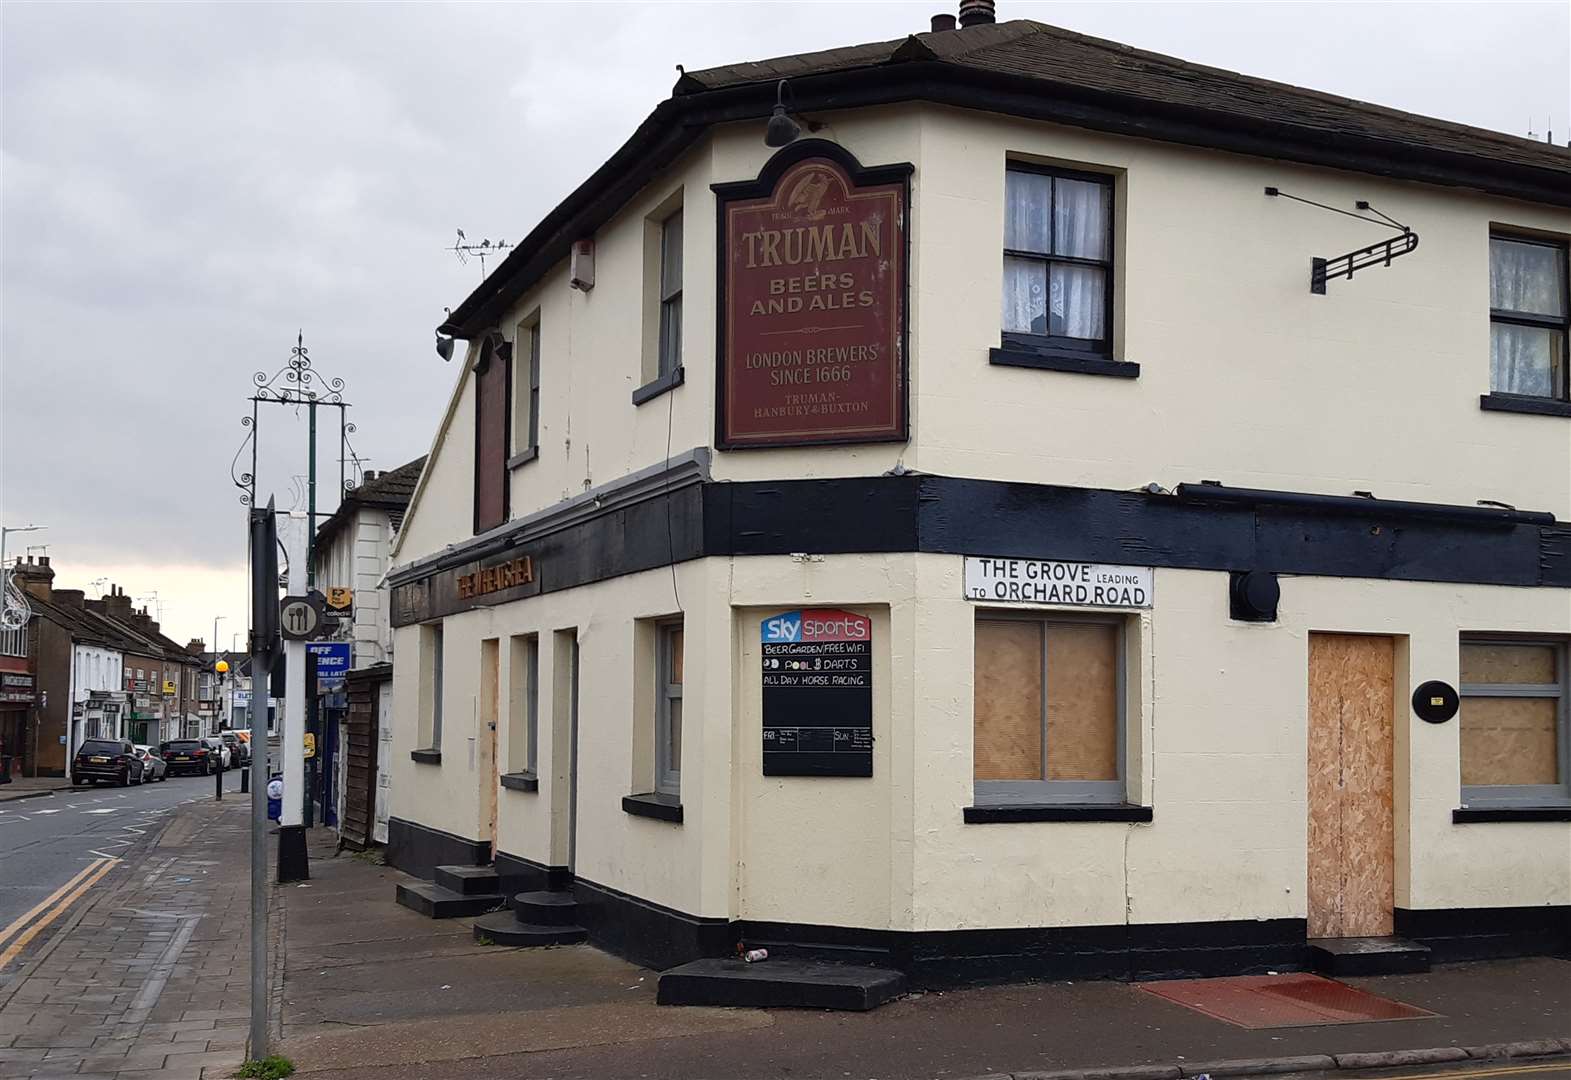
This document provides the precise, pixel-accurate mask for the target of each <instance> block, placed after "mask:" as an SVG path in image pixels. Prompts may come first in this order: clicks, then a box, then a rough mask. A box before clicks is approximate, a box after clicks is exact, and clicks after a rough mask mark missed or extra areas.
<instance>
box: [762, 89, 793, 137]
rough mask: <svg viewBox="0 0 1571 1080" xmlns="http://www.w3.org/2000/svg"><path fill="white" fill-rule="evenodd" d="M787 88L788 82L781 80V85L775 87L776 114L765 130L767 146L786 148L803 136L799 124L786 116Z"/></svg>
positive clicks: (770, 119)
mask: <svg viewBox="0 0 1571 1080" xmlns="http://www.w3.org/2000/svg"><path fill="white" fill-rule="evenodd" d="M785 88H786V81H785V80H784V79H781V80H780V85H779V86H777V87H775V108H774V113H773V114H772V115H771V116H770V117H769V126H768V127H767V128H765V129H764V145H765V146H786V145H788V144H789V143H791V142H792V141H793V140H794V139H795V138H796V137H797V136H798V135H800V134H802V129H801V128H800V127H799V126H797V122H796V121H795V120H793V119H791V118H790V117H789V116H787V115H786V107H785Z"/></svg>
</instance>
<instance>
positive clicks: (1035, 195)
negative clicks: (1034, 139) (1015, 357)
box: [1003, 171, 1110, 341]
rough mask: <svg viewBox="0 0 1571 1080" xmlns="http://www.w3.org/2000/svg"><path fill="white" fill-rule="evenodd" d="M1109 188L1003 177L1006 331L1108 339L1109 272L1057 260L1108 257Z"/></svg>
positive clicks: (1021, 174)
mask: <svg viewBox="0 0 1571 1080" xmlns="http://www.w3.org/2000/svg"><path fill="white" fill-rule="evenodd" d="M1107 200H1108V188H1107V187H1106V185H1103V184H1097V183H1092V182H1090V181H1085V180H1070V179H1066V178H1062V177H1052V176H1046V175H1043V174H1041V173H1029V172H1017V171H1010V172H1008V173H1006V174H1005V196H1004V203H1005V207H1004V246H1005V247H1006V248H1009V249H1011V250H1014V251H1023V252H1031V253H1033V254H1037V255H1040V256H1042V258H1028V257H1024V256H1019V255H1006V256H1004V312H1003V316H1004V329H1005V330H1009V331H1014V332H1016V333H1027V334H1048V335H1051V336H1053V337H1068V338H1081V339H1085V340H1090V341H1098V340H1102V339H1103V338H1105V337H1106V336H1107V334H1106V327H1105V325H1104V323H1105V315H1106V310H1107V304H1106V298H1107V269H1106V268H1105V267H1103V266H1085V265H1082V264H1078V263H1065V262H1057V261H1054V260H1053V256H1055V255H1060V256H1069V257H1071V258H1077V259H1095V260H1098V261H1102V262H1105V261H1106V260H1107V259H1108V255H1109V247H1110V243H1109V239H1110V238H1109V236H1108V205H1107Z"/></svg>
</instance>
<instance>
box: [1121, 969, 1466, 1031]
mask: <svg viewBox="0 0 1571 1080" xmlns="http://www.w3.org/2000/svg"><path fill="white" fill-rule="evenodd" d="M1140 989H1142V990H1144V991H1145V992H1146V993H1148V994H1155V995H1156V996H1157V997H1160V998H1166V999H1167V1000H1168V1001H1171V1002H1174V1003H1176V1004H1179V1005H1183V1006H1186V1007H1187V1008H1191V1009H1194V1010H1195V1011H1196V1012H1202V1013H1205V1014H1206V1015H1207V1016H1210V1017H1213V1018H1215V1019H1217V1020H1223V1021H1226V1022H1227V1023H1229V1024H1236V1025H1237V1026H1238V1027H1244V1028H1278V1027H1311V1026H1315V1025H1319V1024H1367V1023H1371V1022H1374V1021H1378V1020H1416V1019H1420V1018H1422V1017H1426V1016H1434V1015H1435V1014H1434V1013H1432V1012H1428V1011H1427V1010H1424V1009H1419V1008H1415V1007H1413V1006H1412V1005H1404V1004H1403V1003H1402V1002H1400V1001H1392V1000H1390V999H1389V998H1383V997H1378V996H1376V995H1374V994H1369V993H1365V992H1364V991H1363V990H1355V989H1354V988H1353V987H1351V986H1347V985H1346V984H1344V983H1339V982H1335V981H1333V980H1331V979H1323V978H1321V977H1320V976H1319V975H1239V976H1235V977H1233V978H1227V979H1171V980H1167V981H1163V982H1149V983H1142V984H1141V987H1140Z"/></svg>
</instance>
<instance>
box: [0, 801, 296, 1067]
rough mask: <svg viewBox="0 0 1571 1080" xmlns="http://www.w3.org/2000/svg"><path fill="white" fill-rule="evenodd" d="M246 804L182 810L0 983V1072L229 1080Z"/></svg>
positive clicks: (242, 950) (244, 962) (240, 969)
mask: <svg viewBox="0 0 1571 1080" xmlns="http://www.w3.org/2000/svg"><path fill="white" fill-rule="evenodd" d="M249 804H250V800H249V799H248V798H247V799H235V798H230V799H225V800H224V801H223V802H221V803H220V802H196V803H190V804H187V805H185V806H183V807H181V808H180V809H179V810H178V811H177V812H176V813H174V814H171V815H170V816H169V818H168V821H169V824H168V825H167V826H166V827H165V828H164V829H163V831H162V833H161V834H160V835H157V836H149V838H148V839H147V840H146V841H144V842H143V843H142V844H140V845H139V846H138V847H139V850H138V849H132V850H129V851H128V853H127V856H126V858H125V859H124V860H123V862H122V863H120V864H119V865H117V866H116V867H115V868H114V870H113V872H112V873H111V874H110V875H109V876H107V877H106V878H105V879H104V881H103V882H101V883H100V884H99V885H97V886H95V887H94V888H93V889H92V890H91V891H90V892H89V893H88V894H87V895H86V896H84V897H83V898H82V899H81V900H79V901H78V902H77V904H76V906H75V907H74V908H73V909H72V911H71V912H70V913H69V914H68V915H67V916H66V918H65V920H64V923H63V925H62V926H61V928H60V929H59V930H58V931H56V932H55V933H54V935H53V936H52V938H51V939H50V940H49V942H48V943H47V944H46V945H44V946H43V947H41V948H39V949H38V950H37V951H36V953H35V954H34V955H31V956H28V957H27V958H26V962H25V964H24V965H23V967H22V968H21V970H20V971H19V972H18V973H17V974H16V975H15V977H14V978H12V980H11V981H10V982H9V983H8V984H6V985H5V986H4V987H0V1077H28V1078H36V1080H50V1078H55V1077H66V1076H70V1077H75V1078H77V1080H84V1078H93V1077H104V1078H108V1077H117V1078H120V1080H212V1078H215V1077H227V1076H230V1075H231V1074H233V1072H234V1070H235V1067H236V1066H237V1065H239V1063H240V1062H241V1061H242V1059H243V1058H244V1056H245V1040H246V1036H247V1033H248V1031H249V1026H250V1025H249V1017H250V967H251V965H250V937H249V934H250V893H249V869H250V862H249V850H250V848H249V845H250V841H249V834H248V830H249V824H250V818H249V809H250V805H249ZM269 865H271V858H270V859H269ZM276 898H277V891H276V890H274V892H273V899H274V900H275V901H276ZM272 910H274V911H277V905H276V904H275V907H274V908H273V909H272ZM270 925H271V927H272V930H273V934H272V936H273V938H274V939H275V941H274V942H270V943H269V960H270V961H271V960H272V958H273V957H276V956H278V955H279V954H280V950H278V949H277V948H276V947H275V944H276V942H277V941H279V940H281V936H282V933H281V931H282V926H281V920H280V919H278V918H277V917H276V916H274V917H270ZM275 970H276V965H275ZM275 983H276V980H275ZM274 989H275V992H276V990H277V987H276V985H275V987H274Z"/></svg>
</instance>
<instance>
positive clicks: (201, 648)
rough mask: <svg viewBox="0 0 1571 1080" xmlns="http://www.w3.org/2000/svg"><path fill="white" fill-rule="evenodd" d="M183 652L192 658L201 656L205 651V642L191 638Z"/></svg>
mask: <svg viewBox="0 0 1571 1080" xmlns="http://www.w3.org/2000/svg"><path fill="white" fill-rule="evenodd" d="M185 651H186V652H188V653H190V654H191V655H192V656H201V655H202V654H203V653H205V652H206V651H207V642H205V641H203V640H202V639H201V638H192V639H191V640H190V642H188V643H187V644H186V647H185Z"/></svg>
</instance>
